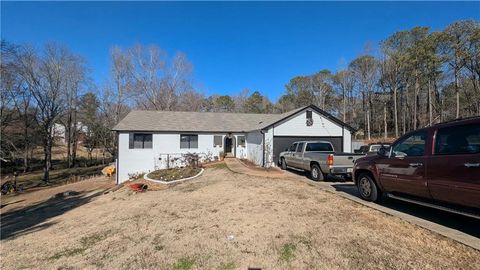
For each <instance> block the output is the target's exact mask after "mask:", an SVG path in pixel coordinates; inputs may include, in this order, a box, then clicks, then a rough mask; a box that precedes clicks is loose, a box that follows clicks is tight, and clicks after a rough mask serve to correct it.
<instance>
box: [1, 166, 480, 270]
mask: <svg viewBox="0 0 480 270" xmlns="http://www.w3.org/2000/svg"><path fill="white" fill-rule="evenodd" d="M90 193H91V192H90ZM90 193H88V194H90ZM83 196H87V194H85V195H83ZM37 203H38V202H37ZM5 209H7V210H5ZM8 209H9V208H8V207H4V209H2V222H3V221H4V217H5V216H6V215H8V214H9V213H12V211H15V210H13V209H11V210H8ZM16 211H18V208H17V209H16ZM7 220H8V218H7ZM1 257H2V260H1V269H22V268H37V269H97V268H104V269H247V267H259V268H262V269H352V268H354V269H480V252H479V251H476V250H474V249H471V248H468V247H466V246H463V245H461V244H459V243H456V242H454V241H452V240H449V239H446V238H444V237H442V236H439V235H437V234H434V233H431V232H430V231H427V230H424V229H422V228H419V227H416V226H414V225H411V224H409V223H407V222H404V221H402V220H400V219H398V218H395V217H391V216H387V215H385V214H383V213H380V212H377V211H375V210H372V209H370V208H367V207H364V206H361V205H359V204H356V203H354V202H351V201H349V200H346V199H343V198H341V197H339V196H336V195H335V194H331V193H328V192H325V191H322V190H319V189H318V188H316V187H314V186H311V185H309V184H306V183H304V182H301V181H298V180H295V179H281V180H280V179H271V178H270V179H269V178H261V177H252V176H246V175H242V174H236V173H233V172H231V171H229V170H228V169H225V168H223V167H222V168H209V169H207V170H206V171H205V172H204V174H203V175H202V176H201V177H199V178H197V179H195V180H192V181H190V182H184V183H182V184H178V185H175V186H173V187H170V188H168V189H164V190H159V191H149V192H146V193H138V194H136V193H132V192H131V191H129V190H128V189H127V188H122V189H120V190H117V191H115V192H112V193H109V194H106V195H99V196H96V197H94V198H90V199H89V200H88V201H87V202H85V203H82V204H81V205H79V206H72V207H71V208H68V209H67V210H65V211H64V212H63V213H62V214H60V215H56V216H52V217H50V218H48V219H45V220H44V222H43V223H40V224H36V228H35V229H31V230H23V231H21V232H17V233H15V232H13V233H12V232H10V234H9V237H8V238H4V229H3V227H2V240H1Z"/></svg>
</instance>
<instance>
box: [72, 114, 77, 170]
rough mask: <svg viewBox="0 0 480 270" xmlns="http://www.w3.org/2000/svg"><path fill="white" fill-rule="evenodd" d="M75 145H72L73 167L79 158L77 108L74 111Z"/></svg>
mask: <svg viewBox="0 0 480 270" xmlns="http://www.w3.org/2000/svg"><path fill="white" fill-rule="evenodd" d="M72 139H73V145H72V156H71V158H72V162H71V164H72V167H74V166H75V162H76V160H77V146H78V127H77V110H76V109H75V110H74V112H73V136H72Z"/></svg>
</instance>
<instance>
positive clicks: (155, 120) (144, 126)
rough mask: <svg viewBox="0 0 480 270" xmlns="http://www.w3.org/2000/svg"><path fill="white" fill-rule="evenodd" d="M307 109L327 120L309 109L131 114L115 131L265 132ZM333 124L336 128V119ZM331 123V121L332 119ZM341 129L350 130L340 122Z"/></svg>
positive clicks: (132, 112) (321, 111) (135, 111)
mask: <svg viewBox="0 0 480 270" xmlns="http://www.w3.org/2000/svg"><path fill="white" fill-rule="evenodd" d="M308 107H311V108H312V109H314V110H316V111H318V110H319V112H320V113H321V114H322V115H324V116H327V115H328V116H327V118H329V119H330V117H333V116H331V115H330V114H328V113H326V112H324V111H323V110H320V109H319V108H318V107H316V106H313V105H310V106H304V107H301V108H298V109H295V110H292V111H289V112H286V113H282V114H255V113H217V112H177V111H141V110H134V111H131V112H130V113H129V114H128V115H127V116H125V118H123V119H122V120H121V121H120V122H119V123H118V124H117V125H116V126H115V127H114V128H113V130H116V131H164V132H165V131H167V132H168V131H175V132H202V131H203V132H248V131H253V130H260V129H264V128H267V127H269V126H271V125H273V124H275V123H278V122H280V121H282V120H283V119H285V118H288V117H289V116H292V115H294V114H296V113H298V112H300V111H302V110H304V109H306V108H308ZM333 118H334V119H336V121H334V122H336V123H337V124H338V121H340V120H338V119H337V118H335V117H333ZM331 120H332V119H331ZM340 123H341V124H340V125H341V126H345V128H347V129H349V130H350V129H351V131H354V129H353V128H351V127H349V126H348V125H346V124H345V123H343V122H342V121H340Z"/></svg>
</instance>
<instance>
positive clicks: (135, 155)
mask: <svg viewBox="0 0 480 270" xmlns="http://www.w3.org/2000/svg"><path fill="white" fill-rule="evenodd" d="M182 134H183V133H182ZM186 134H187V133H186ZM191 134H195V133H191ZM197 135H198V148H196V149H180V134H179V133H172V134H166V133H154V134H153V136H152V139H153V146H152V148H151V149H129V133H127V132H122V133H120V134H119V141H118V154H119V159H118V181H119V182H120V183H122V182H124V181H126V180H128V179H129V178H130V177H129V174H136V173H148V172H151V171H153V170H156V169H163V168H165V167H166V166H167V156H166V154H169V155H170V157H171V158H172V157H180V156H181V154H184V153H199V154H201V155H202V156H203V157H208V158H210V159H213V158H214V157H218V156H219V153H220V151H223V143H224V139H225V134H197ZM214 135H221V136H223V137H222V139H223V140H222V146H221V147H220V146H217V147H214V146H213V136H214ZM234 135H235V136H236V138H235V139H236V140H235V141H236V143H235V144H236V145H235V146H234V147H236V155H237V157H238V158H247V145H248V143H247V142H246V143H245V147H242V146H238V138H237V136H238V135H242V134H234ZM160 158H161V160H160ZM175 165H181V164H180V163H178V162H177V163H173V164H172V163H170V166H175Z"/></svg>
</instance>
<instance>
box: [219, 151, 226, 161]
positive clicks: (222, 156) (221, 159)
mask: <svg viewBox="0 0 480 270" xmlns="http://www.w3.org/2000/svg"><path fill="white" fill-rule="evenodd" d="M219 157H220V161H223V160H224V159H225V153H224V152H223V151H220V153H219Z"/></svg>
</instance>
